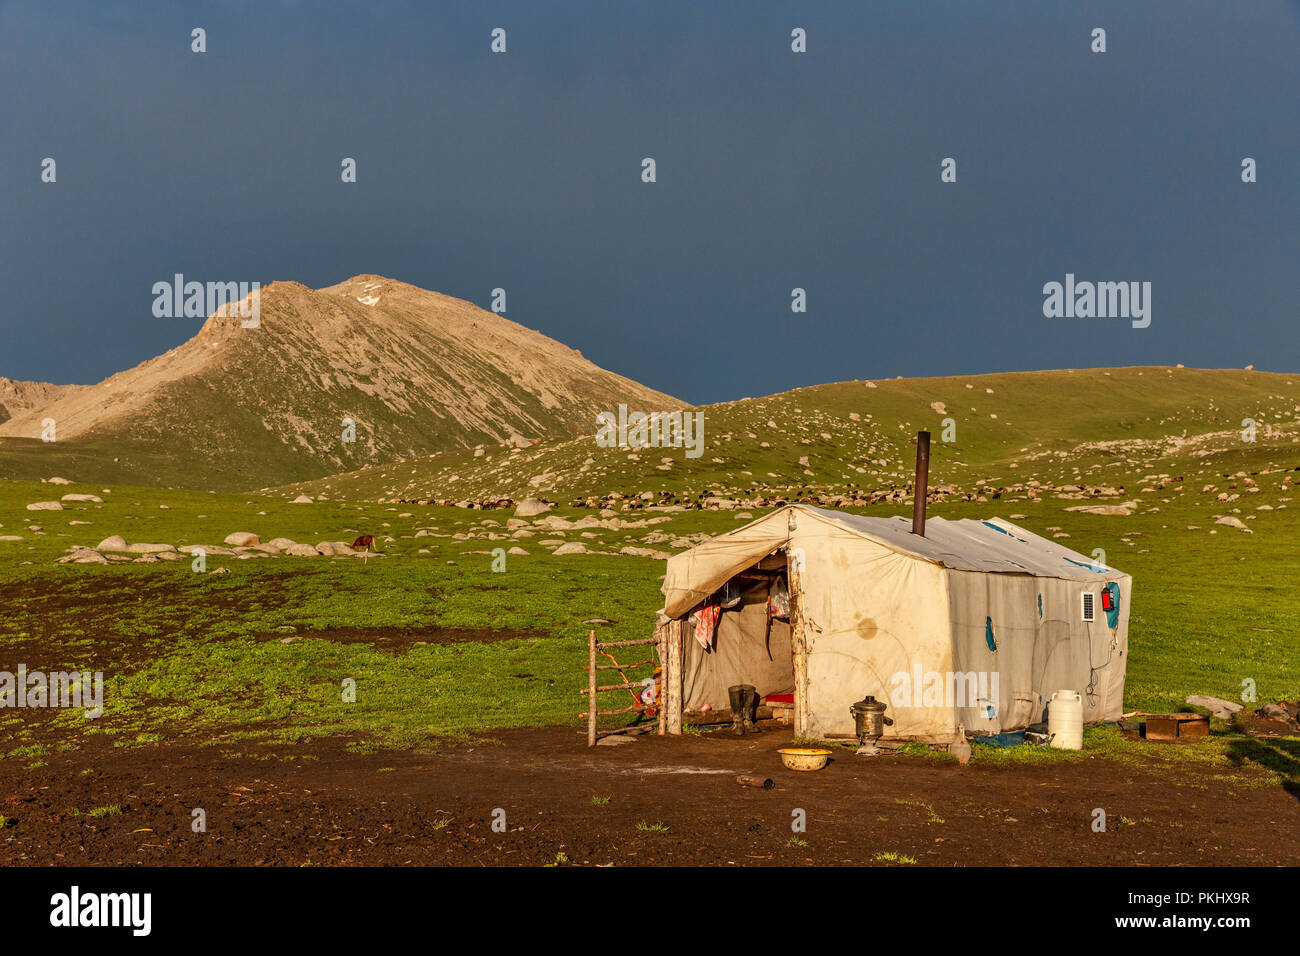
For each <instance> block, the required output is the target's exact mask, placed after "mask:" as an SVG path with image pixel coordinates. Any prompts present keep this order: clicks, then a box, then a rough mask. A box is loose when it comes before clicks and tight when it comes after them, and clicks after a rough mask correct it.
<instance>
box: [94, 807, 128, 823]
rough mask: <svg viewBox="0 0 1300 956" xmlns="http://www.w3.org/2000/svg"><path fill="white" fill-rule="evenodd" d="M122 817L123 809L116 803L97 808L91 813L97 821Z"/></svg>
mask: <svg viewBox="0 0 1300 956" xmlns="http://www.w3.org/2000/svg"><path fill="white" fill-rule="evenodd" d="M121 815H122V808H121V807H119V806H118V805H117V804H116V803H114V804H112V805H111V806H107V807H95V809H93V810H91V811H90V816H92V817H94V818H95V819H97V820H100V819H104V818H105V817H117V816H121Z"/></svg>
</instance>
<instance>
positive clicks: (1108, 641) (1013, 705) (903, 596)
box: [660, 505, 1132, 743]
mask: <svg viewBox="0 0 1300 956" xmlns="http://www.w3.org/2000/svg"><path fill="white" fill-rule="evenodd" d="M914 527H915V525H914V524H913V523H912V522H909V521H908V520H907V519H905V518H901V517H898V518H884V517H863V516H860V515H852V514H846V513H842V512H836V511H827V510H823V509H821V508H815V507H810V506H804V505H791V506H788V507H783V508H780V509H778V510H776V511H773V512H772V513H770V514H768V515H766V516H764V517H762V518H759V519H758V520H756V521H753V522H751V523H749V524H747V525H745V526H744V527H741V528H738V529H736V530H734V531H731V532H729V533H727V534H723V535H721V536H719V537H717V538H714V539H712V540H710V541H706V542H704V543H703V544H701V545H699V546H698V547H695V548H692V549H690V550H689V551H685V552H682V553H681V554H678V555H675V556H674V557H672V558H671V559H670V560H669V561H668V570H667V576H666V578H665V581H664V585H663V592H664V598H665V605H664V609H663V611H662V613H661V617H660V626H661V629H660V633H661V635H662V647H663V649H664V651H663V656H664V707H665V712H666V718H667V726H668V729H669V731H670V732H674V731H675V732H680V727H681V722H682V716H683V714H684V713H690V712H694V711H699V710H702V709H704V707H705V705H709V707H710V708H711V709H713V710H718V709H722V708H726V707H727V693H726V689H727V687H728V686H730V685H733V684H740V683H747V684H752V685H754V686H755V687H756V688H757V690H758V693H759V694H760V695H763V696H767V695H776V694H786V693H788V694H792V695H793V704H794V724H795V732H796V734H798V735H800V736H804V737H815V738H821V739H826V738H833V737H852V736H853V734H854V720H853V716H852V714H851V713H850V710H849V708H850V705H852V704H853V703H855V702H856V701H858V700H861V699H862V698H863V697H864V696H866V695H872V696H874V697H875V698H876V699H877V700H879V701H882V702H885V703H886V704H887V705H888V709H887V711H886V716H887V717H889V718H891V719H892V721H893V723H892V725H890V726H887V727H886V729H885V737H886V738H888V737H900V738H906V739H916V740H924V741H928V742H933V743H944V742H950V741H952V740H953V739H954V738H955V736H956V735H957V731H958V727H959V726H964V728H965V731H966V733H967V734H973V735H976V734H994V733H999V732H1002V731H1008V730H1017V729H1023V728H1025V727H1027V726H1028V725H1030V724H1033V723H1036V722H1038V721H1041V720H1044V719H1045V714H1046V705H1047V702H1048V701H1049V700H1050V699H1051V696H1052V694H1053V693H1055V692H1056V691H1058V690H1071V691H1077V692H1078V693H1079V694H1080V696H1081V697H1082V701H1083V718H1084V721H1085V723H1091V722H1096V721H1103V720H1106V721H1109V720H1117V719H1118V718H1119V717H1120V715H1121V711H1122V709H1123V708H1122V703H1123V696H1124V670H1125V662H1126V659H1127V654H1128V620H1129V604H1130V600H1131V597H1132V578H1131V577H1129V575H1127V574H1124V573H1122V572H1120V571H1116V570H1114V569H1113V568H1109V567H1102V566H1098V565H1096V564H1095V563H1094V562H1093V561H1092V560H1091V559H1090V558H1087V557H1085V556H1083V555H1081V554H1078V553H1076V552H1074V551H1071V550H1069V549H1068V548H1065V547H1062V546H1061V545H1060V544H1058V543H1056V542H1055V541H1051V540H1049V539H1046V538H1042V537H1040V536H1038V535H1036V534H1033V533H1031V532H1029V531H1026V530H1025V529H1023V528H1020V527H1018V526H1016V525H1014V524H1012V523H1010V522H1008V521H1003V520H1000V519H996V518H994V519H991V520H988V521H977V520H954V521H945V520H944V519H942V518H932V519H930V520H929V521H928V522H924V521H923V515H922V523H921V526H920V527H921V529H922V530H923V534H916V533H913V528H914ZM787 594H788V608H787V604H786V603H783V601H785V599H786V596H787ZM715 605H716V606H717V610H716V611H713V610H711V609H712V608H713V607H714V606H715ZM783 612H784V615H783ZM701 623H702V624H703V627H701V626H700V624H701Z"/></svg>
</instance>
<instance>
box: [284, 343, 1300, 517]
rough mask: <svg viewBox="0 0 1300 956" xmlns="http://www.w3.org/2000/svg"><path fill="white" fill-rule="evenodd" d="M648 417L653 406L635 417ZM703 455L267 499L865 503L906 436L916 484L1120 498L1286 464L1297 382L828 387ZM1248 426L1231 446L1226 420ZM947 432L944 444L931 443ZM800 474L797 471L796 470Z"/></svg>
mask: <svg viewBox="0 0 1300 956" xmlns="http://www.w3.org/2000/svg"><path fill="white" fill-rule="evenodd" d="M645 410H646V411H653V410H656V409H645ZM699 411H702V412H703V414H704V435H705V448H704V451H703V454H702V455H701V456H700V457H698V458H694V459H691V458H687V457H685V455H684V453H683V450H682V449H679V448H646V449H638V450H633V449H629V448H626V447H624V448H602V447H599V446H597V444H596V441H595V432H596V426H595V422H594V420H593V422H592V424H591V427H590V429H589V430H588V433H587V434H586V436H584V437H581V438H574V439H569V440H553V441H547V442H543V443H542V444H539V445H537V446H535V447H533V448H528V449H524V450H519V449H508V448H502V447H496V448H488V449H485V450H484V451H483V452H482V453H481V454H479V455H478V456H477V457H476V455H475V453H474V452H452V453H446V454H440V455H435V456H432V457H429V458H422V459H419V460H415V461H407V462H401V463H395V464H391V465H385V466H379V467H371V468H368V469H365V470H362V471H358V472H354V473H351V474H344V475H336V476H333V477H330V478H324V479H320V480H318V481H314V482H309V483H302V484H296V485H293V486H290V487H287V488H283V489H277V491H279V492H281V493H285V494H295V495H296V494H299V493H306V494H311V495H325V496H328V497H332V498H334V497H337V498H353V499H362V498H364V499H371V500H374V499H379V498H408V499H409V498H416V499H422V498H429V499H451V500H457V499H463V498H464V499H482V498H489V497H495V496H502V495H504V496H508V497H512V498H519V497H522V496H525V495H529V494H534V495H542V496H545V497H549V498H551V499H553V500H556V501H571V500H579V499H586V498H589V497H593V496H595V497H599V496H604V495H609V494H617V495H622V496H625V497H634V496H640V495H642V494H643V493H645V492H650V493H651V495H652V496H653V497H656V498H658V497H659V496H661V495H662V494H663V493H665V492H667V493H669V494H670V495H671V496H676V497H677V498H678V499H679V500H692V499H697V498H699V497H700V496H703V495H706V494H709V493H713V494H716V495H721V496H726V497H735V496H739V497H742V498H755V497H758V498H764V499H767V500H771V499H775V498H799V497H805V496H809V495H824V496H826V497H827V498H828V499H833V498H834V497H835V496H846V497H847V498H848V499H849V500H850V501H852V500H854V499H857V500H859V501H865V500H869V498H870V495H871V493H873V492H875V493H877V498H880V497H883V496H885V495H887V494H888V492H889V491H890V490H891V489H892V490H895V491H897V492H898V493H897V494H895V495H894V496H893V497H894V500H896V501H899V500H902V499H903V498H904V497H906V492H907V490H908V489H910V486H911V482H912V471H913V463H914V459H915V452H914V450H913V448H914V442H915V434H916V432H917V431H918V430H919V429H923V428H924V429H928V430H930V431H931V433H932V435H933V439H934V447H933V452H932V461H931V487H932V488H937V489H938V490H939V491H940V493H944V492H945V491H946V492H947V493H966V492H970V493H975V494H978V493H983V494H984V495H985V496H991V495H992V494H995V493H997V490H998V489H999V488H1005V487H1017V486H1024V485H1025V484H1026V483H1027V482H1029V481H1038V482H1040V483H1043V484H1051V485H1072V484H1079V483H1084V484H1088V485H1090V486H1091V485H1105V486H1110V487H1114V488H1118V487H1119V486H1120V485H1124V486H1125V489H1126V491H1128V492H1132V491H1133V490H1134V489H1133V485H1134V483H1135V482H1137V481H1139V480H1140V479H1142V478H1143V477H1146V476H1148V475H1151V474H1154V475H1156V476H1159V475H1161V474H1179V475H1188V476H1193V475H1194V476H1205V475H1212V474H1214V473H1215V472H1223V471H1227V472H1229V473H1232V472H1236V471H1239V470H1246V471H1257V470H1260V469H1262V468H1267V467H1270V466H1271V467H1287V462H1291V463H1292V464H1293V465H1294V464H1300V448H1298V447H1297V444H1298V443H1300V426H1298V425H1297V422H1298V420H1300V376H1289V375H1277V374H1268V373H1262V372H1247V371H1207V370H1198V369H1174V368H1126V369H1092V370H1082V371H1052V372H1023V373H1007V374H997V375H978V376H968V377H958V378H930V379H895V380H889V381H880V382H844V383H838V384H834V385H820V386H814V387H811V388H804V389H798V390H796V391H793V392H786V393H783V394H780V395H773V396H769V397H767V398H756V399H742V400H740V401H735V402H727V403H723V404H719V405H710V406H706V407H704V408H702V409H699ZM1246 418H1252V419H1254V420H1255V421H1256V422H1257V423H1258V430H1257V434H1256V440H1255V441H1254V442H1253V443H1246V442H1243V440H1242V435H1241V431H1242V424H1241V423H1242V420H1243V419H1246ZM945 419H951V420H952V424H953V429H952V430H953V431H954V432H955V435H954V436H953V437H954V439H955V440H953V441H951V442H945V441H943V440H942V439H943V437H944V432H945ZM802 461H806V464H803V463H801V462H802Z"/></svg>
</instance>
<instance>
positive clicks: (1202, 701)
mask: <svg viewBox="0 0 1300 956" xmlns="http://www.w3.org/2000/svg"><path fill="white" fill-rule="evenodd" d="M1187 703H1189V704H1191V705H1192V706H1193V707H1204V708H1205V709H1206V710H1208V711H1209V712H1210V713H1211V714H1213V715H1214V716H1215V717H1219V718H1221V719H1223V720H1227V719H1228V718H1230V717H1231V716H1232V715H1233V714H1235V713H1236V712H1237V711H1239V710H1241V709H1242V706H1241V704H1238V703H1234V702H1233V701H1230V700H1224V699H1223V698H1222V697H1209V696H1206V695H1205V694H1192V695H1191V696H1190V697H1188V698H1187Z"/></svg>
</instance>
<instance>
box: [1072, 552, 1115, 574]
mask: <svg viewBox="0 0 1300 956" xmlns="http://www.w3.org/2000/svg"><path fill="white" fill-rule="evenodd" d="M1061 557H1062V558H1063V559H1064V560H1066V561H1069V562H1070V563H1071V564H1077V565H1078V566H1079V567H1081V568H1087V569H1088V570H1089V571H1095V572H1096V573H1098V574H1105V573H1106V570H1107V569H1106V568H1105V567H1104V566H1103V565H1100V564H1088V563H1087V562H1086V561H1076V560H1074V558H1066V557H1065V555H1061Z"/></svg>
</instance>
